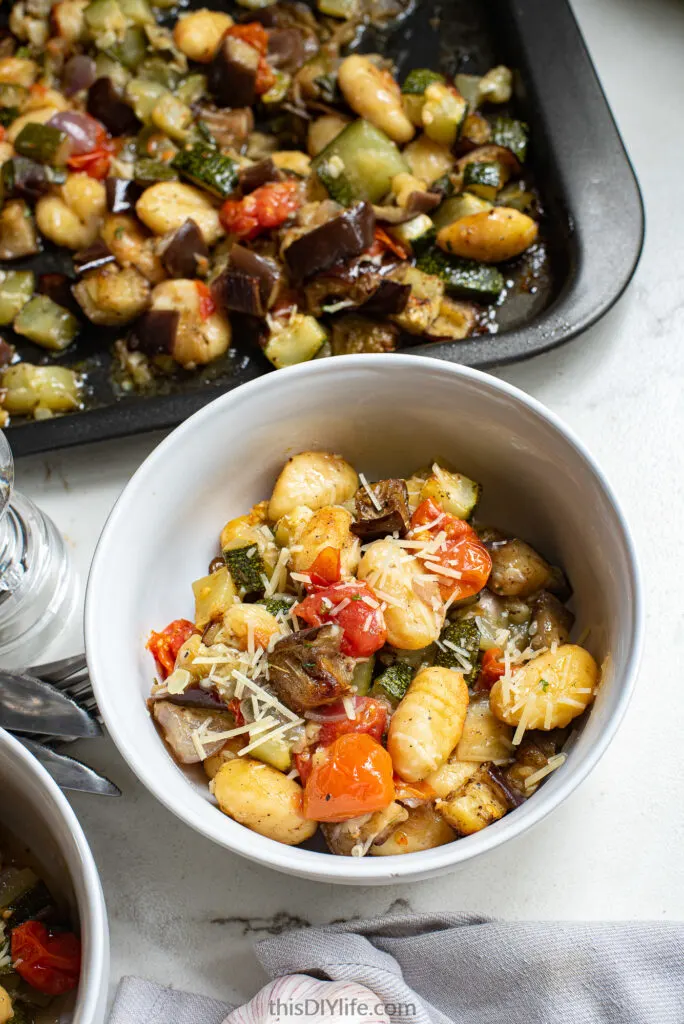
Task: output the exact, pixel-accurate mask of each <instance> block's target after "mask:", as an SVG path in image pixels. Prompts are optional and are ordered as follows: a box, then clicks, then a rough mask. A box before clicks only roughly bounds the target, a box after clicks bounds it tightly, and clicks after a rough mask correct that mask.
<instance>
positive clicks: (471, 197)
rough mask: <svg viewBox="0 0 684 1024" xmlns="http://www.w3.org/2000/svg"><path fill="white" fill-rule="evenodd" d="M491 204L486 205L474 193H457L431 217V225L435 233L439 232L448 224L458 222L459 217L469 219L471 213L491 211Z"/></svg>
mask: <svg viewBox="0 0 684 1024" xmlns="http://www.w3.org/2000/svg"><path fill="white" fill-rule="evenodd" d="M491 208H492V204H491V203H488V202H487V201H486V200H485V199H481V198H480V196H476V195H475V193H474V192H459V193H458V195H455V196H451V197H450V198H449V199H445V200H444V202H443V203H442V204H441V205H440V206H439V207H438V208H437V209H436V210H435V212H434V214H433V215H432V223H433V224H434V226H435V228H436V229H437V231H441V229H442V228H445V227H446V226H447V225H448V224H453V223H454V221H457V220H460V219H461V217H469V216H470V214H472V213H481V212H482V211H483V210H491Z"/></svg>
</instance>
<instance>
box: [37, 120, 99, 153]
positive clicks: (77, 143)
mask: <svg viewBox="0 0 684 1024" xmlns="http://www.w3.org/2000/svg"><path fill="white" fill-rule="evenodd" d="M48 124H49V125H50V127H51V128H59V129H60V131H63V132H66V133H67V135H68V136H69V138H70V139H71V155H72V156H81V154H82V153H90V152H91V150H93V149H95V148H96V147H97V145H98V143H99V142H100V140H101V139H102V138H103V135H104V128H103V127H102V125H101V124H100V122H99V121H96V120H95V118H94V117H89V116H88V114H80V113H79V112H78V111H76V110H60V111H59V113H57V114H54V115H53V116H52V117H51V118H50V120H49V121H48Z"/></svg>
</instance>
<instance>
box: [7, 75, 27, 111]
mask: <svg viewBox="0 0 684 1024" xmlns="http://www.w3.org/2000/svg"><path fill="white" fill-rule="evenodd" d="M28 94H29V91H28V89H27V88H26V86H24V85H16V84H15V83H14V82H0V107H5V108H7V109H12V110H17V111H18V110H19V108H20V107H22V106H23V105H24V100H25V99H26V97H27V96H28ZM15 116H16V115H15Z"/></svg>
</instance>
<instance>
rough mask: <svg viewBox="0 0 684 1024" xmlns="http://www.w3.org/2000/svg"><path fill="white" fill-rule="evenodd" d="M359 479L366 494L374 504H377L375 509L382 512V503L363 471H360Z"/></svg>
mask: <svg viewBox="0 0 684 1024" xmlns="http://www.w3.org/2000/svg"><path fill="white" fill-rule="evenodd" d="M359 480H360V481H361V484H362V486H363V489H364V490H365V492H366V494H367V495H368V497H369V498H370V500H371V501H372V502H373V505H374V506H375V511H376V512H382V505H381V504H380V502H379V501H378V499H377V498H376V497H375V494H374V493H373V490H372V488H371V487H370V485H369V483H368V481H367V480H366V478H365V476H364V475H363V473H359Z"/></svg>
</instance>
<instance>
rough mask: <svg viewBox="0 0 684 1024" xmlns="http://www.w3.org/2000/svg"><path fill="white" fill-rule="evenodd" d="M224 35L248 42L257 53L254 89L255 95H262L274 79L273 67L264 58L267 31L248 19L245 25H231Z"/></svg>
mask: <svg viewBox="0 0 684 1024" xmlns="http://www.w3.org/2000/svg"><path fill="white" fill-rule="evenodd" d="M226 35H227V36H234V37H235V38H237V39H242V41H243V42H245V43H248V44H249V46H253V47H254V49H255V50H256V51H257V53H258V54H259V64H258V66H257V75H256V84H255V89H256V93H257V96H263V94H264V93H265V92H268V90H269V89H270V88H271V86H272V85H273V84H274V83H275V80H276V77H275V74H274V72H273V69H272V67H271V65H270V64H269V63H268V61H267V60H266V54H267V52H268V32H267V31H266V29H265V28H264V26H263V25H262V24H261V23H260V22H258V21H249V22H247V24H246V25H231V27H230V28H229V29H228V31H227V32H226Z"/></svg>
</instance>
